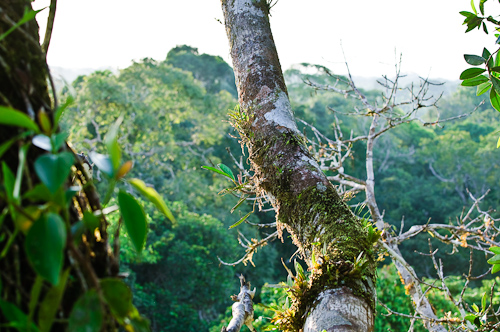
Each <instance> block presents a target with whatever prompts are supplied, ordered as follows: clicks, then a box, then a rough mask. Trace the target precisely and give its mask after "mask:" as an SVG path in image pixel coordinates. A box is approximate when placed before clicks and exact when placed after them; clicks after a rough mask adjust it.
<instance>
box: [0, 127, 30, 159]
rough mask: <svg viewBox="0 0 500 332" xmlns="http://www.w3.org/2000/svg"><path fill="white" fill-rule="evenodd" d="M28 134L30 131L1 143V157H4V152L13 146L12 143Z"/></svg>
mask: <svg viewBox="0 0 500 332" xmlns="http://www.w3.org/2000/svg"><path fill="white" fill-rule="evenodd" d="M26 136H29V132H24V133H22V134H20V135H18V136H16V137H13V138H11V139H9V140H7V141H5V142H4V143H2V144H1V145H0V158H2V156H3V155H4V153H5V152H7V150H8V149H9V148H10V147H11V146H12V144H14V143H15V142H16V141H17V140H20V139H23V138H25V137H26Z"/></svg>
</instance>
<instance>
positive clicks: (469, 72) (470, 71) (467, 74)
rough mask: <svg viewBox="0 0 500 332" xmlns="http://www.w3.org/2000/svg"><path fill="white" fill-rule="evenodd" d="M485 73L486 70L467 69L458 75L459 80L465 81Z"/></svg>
mask: <svg viewBox="0 0 500 332" xmlns="http://www.w3.org/2000/svg"><path fill="white" fill-rule="evenodd" d="M485 71H486V69H483V68H469V69H466V70H464V71H463V72H462V73H461V74H460V79H461V80H466V79H468V78H473V77H476V76H479V75H481V74H482V73H484V72H485Z"/></svg>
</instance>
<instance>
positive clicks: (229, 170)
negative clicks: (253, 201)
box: [217, 164, 236, 181]
mask: <svg viewBox="0 0 500 332" xmlns="http://www.w3.org/2000/svg"><path fill="white" fill-rule="evenodd" d="M217 166H218V167H219V168H220V169H221V170H222V171H223V172H224V173H226V174H227V175H229V177H230V178H231V180H233V181H236V179H235V178H234V174H233V171H231V169H230V168H229V167H227V166H226V165H224V164H218V165H217Z"/></svg>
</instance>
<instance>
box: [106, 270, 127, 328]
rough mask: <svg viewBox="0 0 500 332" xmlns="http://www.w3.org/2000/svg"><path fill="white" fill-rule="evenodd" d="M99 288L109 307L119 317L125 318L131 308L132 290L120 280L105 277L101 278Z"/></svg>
mask: <svg viewBox="0 0 500 332" xmlns="http://www.w3.org/2000/svg"><path fill="white" fill-rule="evenodd" d="M101 289H102V294H103V295H104V298H105V299H106V302H107V303H108V305H109V308H110V309H111V311H112V312H113V314H114V315H116V316H117V317H119V318H122V319H123V318H125V317H127V315H128V314H129V313H130V312H131V311H132V310H133V306H132V292H131V291H130V288H129V287H128V286H127V285H126V284H125V283H124V282H123V281H121V280H119V279H114V278H106V279H102V280H101Z"/></svg>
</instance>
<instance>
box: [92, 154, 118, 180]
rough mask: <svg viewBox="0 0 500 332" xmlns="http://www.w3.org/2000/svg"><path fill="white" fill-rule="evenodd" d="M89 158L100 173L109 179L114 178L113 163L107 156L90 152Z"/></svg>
mask: <svg viewBox="0 0 500 332" xmlns="http://www.w3.org/2000/svg"><path fill="white" fill-rule="evenodd" d="M89 157H90V160H92V162H93V163H94V164H95V165H96V166H97V167H98V168H99V170H101V172H103V173H104V174H106V175H107V176H109V177H110V178H113V177H114V174H115V170H114V168H113V163H112V162H111V159H110V158H109V157H108V156H106V155H104V154H100V153H97V152H94V151H92V152H90V153H89Z"/></svg>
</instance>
